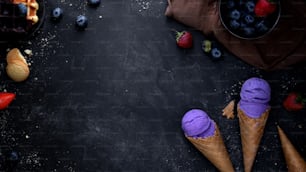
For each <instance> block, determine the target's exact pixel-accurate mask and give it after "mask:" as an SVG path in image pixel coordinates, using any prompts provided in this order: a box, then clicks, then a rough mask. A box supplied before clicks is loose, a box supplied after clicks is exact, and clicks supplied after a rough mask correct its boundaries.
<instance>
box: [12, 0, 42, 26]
mask: <svg viewBox="0 0 306 172" xmlns="http://www.w3.org/2000/svg"><path fill="white" fill-rule="evenodd" d="M13 3H14V4H19V3H23V4H24V5H26V7H27V20H29V21H31V22H32V24H35V23H37V22H38V16H37V10H38V9H39V5H38V3H37V2H36V0H13Z"/></svg>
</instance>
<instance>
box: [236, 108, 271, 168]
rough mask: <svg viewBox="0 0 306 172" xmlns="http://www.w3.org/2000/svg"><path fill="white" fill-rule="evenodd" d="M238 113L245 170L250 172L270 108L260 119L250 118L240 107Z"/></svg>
mask: <svg viewBox="0 0 306 172" xmlns="http://www.w3.org/2000/svg"><path fill="white" fill-rule="evenodd" d="M237 112H238V117H239V126H240V134H241V144H242V152H243V164H244V170H245V172H250V171H251V170H252V166H253V163H254V160H255V157H256V154H257V151H258V147H259V144H260V141H261V138H262V135H263V132H264V128H265V125H266V121H267V119H268V116H269V112H270V108H269V109H267V110H266V111H265V112H264V113H263V114H262V115H261V117H260V118H250V117H248V116H247V115H246V114H245V113H244V112H243V111H242V110H241V109H240V108H239V107H238V109H237Z"/></svg>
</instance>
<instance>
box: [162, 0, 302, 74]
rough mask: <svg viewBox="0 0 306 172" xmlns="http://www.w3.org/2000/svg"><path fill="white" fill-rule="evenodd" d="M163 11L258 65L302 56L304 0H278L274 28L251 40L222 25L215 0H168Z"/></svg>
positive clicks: (283, 63) (270, 66)
mask: <svg viewBox="0 0 306 172" xmlns="http://www.w3.org/2000/svg"><path fill="white" fill-rule="evenodd" d="M165 15H166V16H168V17H172V18H174V19H176V20H177V21H179V22H181V23H183V24H185V25H188V26H191V27H193V28H195V29H198V30H201V31H202V32H203V33H204V34H206V35H213V36H214V37H215V38H216V39H217V40H218V41H219V42H220V43H221V44H223V45H224V47H225V48H226V49H227V50H228V51H229V52H231V53H233V54H234V55H235V56H237V57H239V58H240V59H242V60H243V61H245V62H247V63H248V64H250V65H253V66H256V67H258V68H260V69H264V70H275V69H282V68H286V67H288V66H291V65H293V64H296V63H298V62H301V61H304V60H306V48H305V47H306V41H305V39H306V37H305V35H306V32H305V30H306V1H305V0H282V1H281V17H280V19H279V22H278V24H277V25H276V28H275V29H274V30H273V31H272V32H270V33H269V34H268V35H266V36H264V37H262V38H259V39H254V40H244V39H240V38H237V37H235V36H233V35H232V34H231V33H229V32H228V31H227V30H226V29H225V28H224V27H223V25H222V23H221V21H220V18H219V1H218V0H168V7H167V9H166V12H165Z"/></svg>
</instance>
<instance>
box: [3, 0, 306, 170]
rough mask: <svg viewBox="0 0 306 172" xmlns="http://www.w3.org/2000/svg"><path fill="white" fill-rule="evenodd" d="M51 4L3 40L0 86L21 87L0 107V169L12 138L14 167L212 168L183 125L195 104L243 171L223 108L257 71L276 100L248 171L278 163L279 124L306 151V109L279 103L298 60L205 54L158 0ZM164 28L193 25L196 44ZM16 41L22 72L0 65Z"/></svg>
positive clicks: (299, 77) (301, 81) (301, 77)
mask: <svg viewBox="0 0 306 172" xmlns="http://www.w3.org/2000/svg"><path fill="white" fill-rule="evenodd" d="M57 6H60V7H62V8H63V9H64V17H63V19H62V21H61V22H59V23H52V22H50V20H49V19H50V16H49V15H47V16H46V20H45V23H44V25H43V27H42V29H41V31H40V33H38V34H37V36H36V37H33V38H31V39H29V40H24V41H20V42H18V43H7V42H1V76H0V86H1V91H4V90H6V91H8V92H15V93H16V94H17V97H16V99H15V100H14V102H13V103H12V104H11V105H10V107H9V108H8V109H6V110H4V111H1V112H0V137H1V139H0V157H1V158H0V162H1V165H0V169H1V171H5V168H7V166H8V163H7V161H6V162H4V158H5V157H6V156H5V155H6V154H7V153H8V152H10V151H11V150H13V151H16V152H18V153H19V157H20V158H19V162H18V163H17V165H16V164H11V166H12V167H13V169H14V170H15V171H44V172H45V171H154V172H156V171H173V172H177V171H182V172H187V171H191V172H195V171H216V169H215V167H213V165H212V164H211V163H209V162H208V160H207V159H206V158H204V157H203V156H202V155H201V154H200V153H199V152H198V151H197V150H196V149H195V148H194V147H193V146H192V145H191V144H190V143H189V142H188V141H187V140H186V139H185V138H184V136H183V133H182V131H181V128H180V120H181V118H182V116H183V114H184V113H185V112H186V111H187V110H189V109H191V108H200V109H203V110H205V111H206V112H207V113H208V114H209V115H210V116H211V118H212V119H214V120H215V121H216V123H217V124H218V125H219V128H220V130H221V132H222V135H223V138H224V141H225V144H226V147H227V148H228V151H229V154H230V156H231V159H232V161H233V165H234V167H235V169H236V171H243V165H242V154H241V143H240V135H239V125H238V119H237V117H236V118H235V119H234V120H228V119H226V118H224V117H222V115H221V114H222V112H221V110H222V109H223V107H224V106H225V105H226V104H227V103H228V102H229V101H230V100H232V99H236V100H238V99H239V97H238V96H239V95H238V94H239V90H240V87H241V84H242V83H243V82H244V81H245V80H246V79H248V78H249V77H254V76H256V77H261V78H264V79H266V80H267V81H268V82H269V83H270V85H271V88H272V101H271V106H272V111H271V114H270V117H269V119H268V121H267V126H266V128H265V133H264V136H263V139H262V142H261V145H260V147H259V150H258V154H257V157H256V161H255V163H254V168H253V171H255V172H261V171H286V165H285V161H284V157H283V154H282V151H281V147H280V142H279V139H278V135H277V132H276V131H277V130H276V125H277V124H278V125H280V126H281V127H282V128H283V129H284V131H285V132H286V133H287V135H288V137H289V138H290V139H291V141H292V143H293V144H294V145H295V146H296V148H297V150H298V151H299V152H300V153H301V155H302V156H303V157H304V158H306V139H305V138H306V133H305V128H306V118H305V110H303V111H300V112H297V113H292V112H287V111H285V110H284V109H283V107H282V105H281V102H282V101H283V99H284V98H285V96H286V94H287V93H288V92H289V91H291V90H301V91H304V92H305V90H304V89H305V88H306V87H305V86H306V80H305V78H306V77H305V76H306V67H305V65H304V64H299V66H296V67H293V68H289V69H286V70H281V71H274V72H265V71H261V70H258V69H256V68H254V67H252V66H249V65H248V64H245V63H244V62H242V61H240V60H239V59H238V58H236V57H234V56H232V55H231V54H229V53H228V52H225V57H224V59H223V60H222V61H218V62H213V61H211V60H210V59H209V58H208V57H207V56H206V55H204V53H203V52H202V50H201V42H202V41H203V39H205V36H204V35H202V34H201V33H200V32H198V31H196V30H193V29H192V28H189V27H187V26H184V25H182V24H180V23H177V22H176V21H174V20H173V19H169V18H166V17H165V16H164V15H163V13H164V10H165V7H166V1H165V0H116V1H102V3H101V5H100V6H99V7H98V8H89V7H88V6H87V5H86V3H84V1H81V0H79V1H76V0H56V1H47V2H46V12H47V14H49V13H50V11H51V9H52V8H54V7H57ZM79 14H85V15H86V16H88V18H89V27H88V28H87V29H86V30H85V31H84V32H78V31H76V29H75V27H74V20H75V17H76V16H77V15H79ZM171 29H177V30H188V31H190V32H192V34H193V35H194V47H193V48H192V49H189V50H182V49H179V48H178V47H177V46H176V44H175V37H174V34H173V32H172V31H170V30H171ZM12 47H18V48H20V49H21V50H22V51H23V50H25V49H31V50H33V53H34V55H33V56H32V57H30V58H28V62H30V63H31V75H30V77H29V79H28V80H27V81H25V82H23V83H14V82H12V81H11V80H10V79H9V78H8V77H7V75H6V73H5V66H6V62H5V55H6V49H7V48H12Z"/></svg>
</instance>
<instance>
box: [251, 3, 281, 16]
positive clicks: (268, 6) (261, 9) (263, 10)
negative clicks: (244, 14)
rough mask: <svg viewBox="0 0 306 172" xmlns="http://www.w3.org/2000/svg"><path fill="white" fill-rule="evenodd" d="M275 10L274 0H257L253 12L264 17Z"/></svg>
mask: <svg viewBox="0 0 306 172" xmlns="http://www.w3.org/2000/svg"><path fill="white" fill-rule="evenodd" d="M275 10H276V3H275V1H274V0H258V1H257V3H256V5H255V9H254V12H255V15H256V16H257V17H265V16H267V15H269V14H272V13H273V12H274V11H275Z"/></svg>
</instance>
